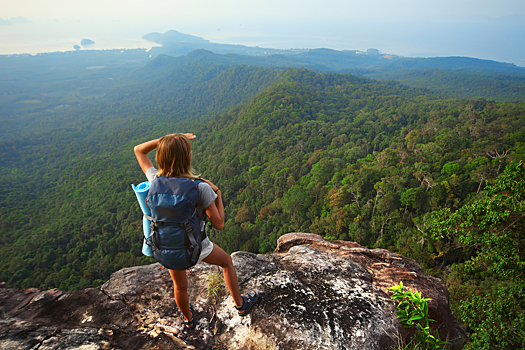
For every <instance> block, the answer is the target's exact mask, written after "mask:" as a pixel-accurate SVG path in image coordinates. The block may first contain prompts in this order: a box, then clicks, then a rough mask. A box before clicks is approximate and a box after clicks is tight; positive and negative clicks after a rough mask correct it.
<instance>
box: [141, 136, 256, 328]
mask: <svg viewBox="0 0 525 350" xmlns="http://www.w3.org/2000/svg"><path fill="white" fill-rule="evenodd" d="M195 138H196V136H195V135H193V134H180V133H179V134H170V135H166V136H163V137H161V138H160V139H156V140H151V141H147V142H144V143H142V144H140V145H138V146H135V148H134V151H135V155H136V157H137V160H138V162H139V165H140V167H141V168H142V171H144V174H146V177H147V178H148V181H151V182H153V180H154V179H155V178H156V177H161V176H166V177H171V178H188V179H194V180H196V179H199V176H197V175H194V172H193V169H192V168H191V160H192V153H191V143H190V140H193V139H195ZM155 148H156V149H157V154H156V157H155V161H156V163H157V166H158V168H159V169H158V170H157V169H155V168H154V167H153V164H152V163H151V161H150V160H149V158H148V156H147V154H148V153H149V152H150V151H153V150H154V149H155ZM202 180H203V182H199V183H198V190H199V196H198V202H197V203H198V204H197V208H196V209H197V212H198V213H199V214H200V218H202V219H203V218H204V215H203V214H204V213H205V214H206V216H207V217H208V219H209V220H210V222H211V224H212V225H213V227H215V228H216V229H217V230H222V229H223V228H224V206H223V203H222V196H221V190H220V189H219V188H218V187H217V186H215V185H214V184H212V183H211V182H210V181H209V180H206V179H202ZM200 225H201V227H202V226H203V225H204V222H203V220H200ZM199 261H204V262H205V263H208V264H212V265H218V266H220V267H222V270H223V272H224V280H225V282H226V287H228V289H229V291H230V294H231V296H232V297H233V300H234V302H235V305H236V308H237V310H238V312H239V316H246V315H247V314H248V313H249V312H250V310H251V308H252V306H253V305H254V304H255V302H256V301H257V299H258V298H259V293H258V292H255V291H253V292H250V293H248V294H247V295H241V293H240V291H239V283H238V281H237V273H236V272H235V267H234V266H233V262H232V258H231V256H230V255H229V254H228V253H226V252H225V251H224V250H222V249H221V248H220V247H219V246H217V245H216V244H215V243H212V242H210V240H209V239H208V238H207V237H206V238H205V239H203V241H202V251H201V254H200V257H199ZM169 273H170V275H171V279H172V280H173V285H174V291H175V302H176V303H177V306H178V308H179V310H180V312H181V318H182V319H183V321H184V325H185V326H186V328H187V329H194V328H195V327H196V325H197V323H196V321H195V318H194V310H193V307H192V305H191V304H190V302H189V296H188V279H187V276H186V270H182V271H180V270H172V269H169Z"/></svg>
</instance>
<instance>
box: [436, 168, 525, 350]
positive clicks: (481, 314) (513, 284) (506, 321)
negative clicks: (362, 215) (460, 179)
mask: <svg viewBox="0 0 525 350" xmlns="http://www.w3.org/2000/svg"><path fill="white" fill-rule="evenodd" d="M432 221H433V222H432V225H431V228H430V231H431V233H432V235H433V238H434V239H438V240H440V239H444V238H447V239H449V240H451V241H453V242H455V243H457V244H459V245H461V246H463V247H475V248H476V254H475V255H474V256H473V257H472V258H471V260H469V261H467V262H466V263H465V268H466V270H467V271H478V272H479V271H484V273H483V274H479V273H478V276H484V277H485V278H490V279H491V280H492V281H494V282H493V283H492V285H491V288H490V289H488V288H486V289H488V291H489V293H486V291H485V292H483V291H482V290H481V289H482V288H480V287H476V288H472V289H471V291H470V293H469V295H467V297H466V298H465V299H464V300H462V301H461V303H460V313H461V315H460V316H461V318H462V321H463V322H464V323H465V324H466V325H467V326H468V327H470V329H471V330H472V334H471V343H470V346H471V348H472V349H492V348H498V349H518V348H520V349H522V348H525V165H524V164H523V162H520V163H518V164H516V163H512V164H509V165H508V166H507V168H506V169H505V171H504V173H503V174H502V175H501V176H500V177H499V178H498V179H497V180H496V181H495V182H494V184H493V185H490V186H487V188H486V189H485V191H484V193H483V197H482V198H481V199H479V200H477V201H476V202H474V203H472V204H471V205H466V206H463V207H462V208H460V209H459V210H457V211H456V212H454V213H452V212H451V210H450V209H448V208H446V209H443V210H440V211H437V212H434V213H433V214H432ZM477 286H479V284H477Z"/></svg>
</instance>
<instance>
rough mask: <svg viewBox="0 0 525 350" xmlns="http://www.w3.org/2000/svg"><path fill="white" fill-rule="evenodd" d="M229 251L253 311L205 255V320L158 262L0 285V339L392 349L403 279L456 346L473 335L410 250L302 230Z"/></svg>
mask: <svg viewBox="0 0 525 350" xmlns="http://www.w3.org/2000/svg"><path fill="white" fill-rule="evenodd" d="M232 257H233V261H234V263H235V266H236V269H237V274H238V278H239V284H240V286H241V291H242V292H248V291H250V290H258V291H259V292H260V294H261V297H260V301H259V303H258V305H256V306H255V309H254V310H253V311H252V312H251V313H250V315H248V316H247V317H244V318H241V317H239V316H238V315H237V312H236V310H235V308H234V304H233V300H232V298H231V297H230V296H229V295H228V293H227V290H226V288H225V287H224V286H223V285H221V284H216V282H215V281H216V279H215V278H214V277H216V276H217V274H219V273H220V271H219V270H218V269H217V267H215V266H210V265H207V264H198V265H197V266H195V267H194V268H193V269H192V271H191V273H190V274H189V275H188V280H189V293H190V299H191V302H192V304H193V306H194V308H195V311H196V315H195V316H196V320H197V323H198V325H197V328H196V329H195V330H193V331H188V330H186V329H185V328H184V327H183V325H182V322H181V321H180V319H179V318H178V317H177V307H176V305H175V302H174V299H173V285H172V282H171V279H170V276H169V274H168V271H167V270H165V269H161V268H160V265H159V264H153V265H148V266H139V267H131V268H125V269H122V270H120V271H117V272H115V273H114V274H113V275H112V276H111V278H110V280H109V281H107V282H106V283H105V284H104V285H103V286H102V289H101V290H98V289H86V290H84V291H75V292H69V293H61V292H60V291H58V290H52V291H46V292H40V291H36V290H33V291H31V290H30V291H24V292H22V291H15V290H12V289H7V288H3V289H0V309H1V310H0V311H2V312H1V313H0V326H1V331H0V348H2V349H18V348H25V349H32V348H35V349H36V348H38V349H62V348H81V347H82V346H84V347H85V348H86V349H87V348H89V349H112V348H121V349H184V348H195V349H389V348H391V347H392V346H393V345H394V344H395V343H396V342H397V340H398V339H406V338H408V337H409V336H410V335H411V333H410V330H405V329H404V328H403V327H401V326H400V324H399V323H398V321H397V318H396V312H395V304H394V302H392V301H391V300H390V298H389V295H390V294H389V293H388V290H387V288H388V287H390V286H392V285H394V284H398V283H399V281H403V284H404V285H405V286H406V287H408V288H411V289H415V290H418V291H421V292H422V294H423V296H424V297H428V298H432V301H431V302H430V303H429V310H430V317H431V318H432V319H435V320H437V322H435V323H434V328H438V329H439V333H440V336H441V338H442V339H443V340H448V341H449V342H450V343H451V345H450V347H449V348H451V349H461V348H462V346H463V344H464V343H465V341H466V334H465V331H464V330H463V327H462V325H460V324H459V323H458V322H457V321H455V320H454V318H453V316H452V314H451V311H450V307H449V305H448V291H447V288H446V287H445V285H444V284H443V283H442V282H441V281H440V280H439V279H437V278H433V277H430V276H427V275H425V273H424V271H423V269H422V268H421V267H420V266H419V265H418V264H417V263H416V262H415V261H414V260H411V259H408V258H406V257H403V256H400V255H397V254H393V253H391V252H388V251H386V250H381V249H375V250H369V249H367V248H365V247H362V246H359V245H358V244H356V243H352V242H341V241H334V242H328V241H326V240H324V239H323V238H321V237H320V236H316V235H312V234H305V233H291V234H288V235H285V236H282V237H281V238H280V239H279V241H278V247H277V249H276V251H275V253H274V254H269V255H255V254H251V253H246V252H237V253H234V254H233V255H232ZM38 346H39V347H38Z"/></svg>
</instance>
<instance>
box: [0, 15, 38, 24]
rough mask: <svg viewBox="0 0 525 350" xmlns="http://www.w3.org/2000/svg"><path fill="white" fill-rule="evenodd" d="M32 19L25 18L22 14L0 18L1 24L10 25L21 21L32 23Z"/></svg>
mask: <svg viewBox="0 0 525 350" xmlns="http://www.w3.org/2000/svg"><path fill="white" fill-rule="evenodd" d="M31 22H32V21H30V20H28V19H25V18H24V17H22V16H16V17H11V18H10V19H7V20H3V19H1V18H0V26H10V25H13V24H19V23H31Z"/></svg>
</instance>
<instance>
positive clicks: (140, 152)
mask: <svg viewBox="0 0 525 350" xmlns="http://www.w3.org/2000/svg"><path fill="white" fill-rule="evenodd" d="M183 135H185V136H186V137H187V138H188V139H190V140H193V139H195V138H196V137H197V136H195V135H193V134H192V133H185V134H184V133H183ZM158 144H159V139H155V140H151V141H146V142H144V143H141V144H140V145H137V146H135V147H134V148H133V151H134V152H135V156H136V157H137V160H138V161H139V165H140V168H141V169H142V171H143V172H144V174H146V171H147V170H148V169H149V168H151V167H152V166H153V163H152V162H151V160H149V158H148V153H149V152H151V151H153V150H154V149H155V148H157V146H158Z"/></svg>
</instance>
